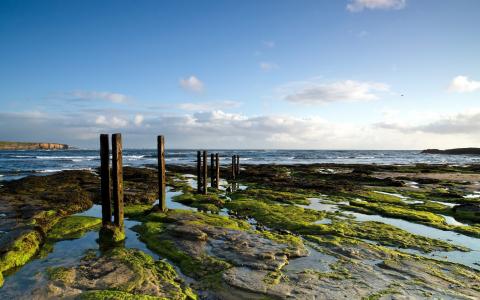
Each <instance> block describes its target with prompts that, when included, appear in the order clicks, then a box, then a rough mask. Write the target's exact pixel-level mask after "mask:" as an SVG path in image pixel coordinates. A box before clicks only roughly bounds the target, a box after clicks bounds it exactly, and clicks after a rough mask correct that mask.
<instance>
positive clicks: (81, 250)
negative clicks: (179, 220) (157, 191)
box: [0, 189, 196, 299]
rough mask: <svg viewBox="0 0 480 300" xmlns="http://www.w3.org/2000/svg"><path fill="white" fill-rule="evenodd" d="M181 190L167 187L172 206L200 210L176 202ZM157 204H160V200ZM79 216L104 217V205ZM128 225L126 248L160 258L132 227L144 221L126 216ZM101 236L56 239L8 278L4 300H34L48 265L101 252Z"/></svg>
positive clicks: (95, 233) (1, 290) (2, 292)
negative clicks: (32, 295)
mask: <svg viewBox="0 0 480 300" xmlns="http://www.w3.org/2000/svg"><path fill="white" fill-rule="evenodd" d="M178 193H179V192H171V191H170V189H167V205H168V207H169V208H174V209H177V208H179V209H188V210H195V211H196V208H192V207H189V206H185V205H183V204H181V203H177V202H174V201H172V197H173V196H175V195H177V194H178ZM155 203H158V200H157V201H156V202H155ZM75 215H77V216H89V217H97V218H101V216H102V206H101V205H97V204H94V205H93V206H92V207H91V208H90V209H88V210H86V211H84V212H81V213H78V214H75ZM124 224H125V236H126V239H125V242H124V247H125V248H135V249H139V250H141V251H143V252H145V253H146V254H148V255H150V256H152V257H153V258H154V259H156V260H157V259H159V258H160V256H159V255H158V254H156V253H154V252H153V251H151V250H150V249H148V248H147V246H146V245H145V244H144V243H143V242H142V241H140V240H139V238H138V236H139V235H138V233H136V232H135V231H133V230H132V227H134V226H135V225H139V224H141V222H138V221H134V220H130V219H128V218H125V221H124ZM97 239H98V230H92V231H89V232H87V233H86V234H85V235H84V236H82V237H81V238H78V239H74V240H65V241H59V242H55V243H54V244H53V250H52V252H50V253H48V254H47V255H46V257H43V258H35V259H32V260H31V261H29V262H28V263H27V264H26V265H24V266H23V267H21V268H19V269H18V270H17V271H15V272H13V273H12V274H11V275H8V276H6V277H5V283H4V286H3V287H2V288H0V299H11V298H15V299H30V297H29V293H30V292H31V291H33V290H34V289H36V288H39V287H41V286H42V285H44V284H45V279H44V278H43V277H42V276H41V274H42V273H45V272H46V270H47V268H49V267H62V266H65V267H69V266H72V265H75V264H76V263H78V261H79V260H80V259H81V258H82V257H83V256H84V255H85V252H86V251H87V250H91V249H93V250H95V251H97V254H98V253H100V250H99V245H98V243H97ZM174 267H175V266H174ZM175 269H176V270H177V273H179V276H181V277H182V278H183V279H185V280H186V281H191V279H189V278H188V277H186V276H184V275H183V274H182V273H181V272H180V271H179V270H178V268H176V267H175ZM42 278H43V279H42Z"/></svg>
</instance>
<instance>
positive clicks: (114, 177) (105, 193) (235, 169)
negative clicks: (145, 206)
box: [100, 133, 240, 231]
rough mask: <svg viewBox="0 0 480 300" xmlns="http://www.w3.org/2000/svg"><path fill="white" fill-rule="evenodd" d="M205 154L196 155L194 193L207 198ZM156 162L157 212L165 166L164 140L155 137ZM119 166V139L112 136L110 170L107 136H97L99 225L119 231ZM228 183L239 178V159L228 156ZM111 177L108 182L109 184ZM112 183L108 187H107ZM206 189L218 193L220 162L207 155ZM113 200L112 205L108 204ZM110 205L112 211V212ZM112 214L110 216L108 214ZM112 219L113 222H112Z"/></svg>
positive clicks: (117, 135) (163, 189) (164, 207)
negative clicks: (98, 141) (229, 179)
mask: <svg viewBox="0 0 480 300" xmlns="http://www.w3.org/2000/svg"><path fill="white" fill-rule="evenodd" d="M207 158H208V156H207V151H205V150H204V151H197V190H198V193H202V194H207V190H208V188H207V185H208V162H207ZM157 161H158V209H159V210H161V211H166V210H167V201H166V166H165V138H164V136H163V135H159V136H157ZM122 168H123V162H122V135H121V134H120V133H115V134H112V168H111V169H110V148H109V141H108V134H101V135H100V177H101V197H102V224H103V226H104V227H109V226H112V225H113V226H115V227H117V228H119V229H121V230H122V231H123V221H124V204H123V170H122ZM231 171H232V173H231V179H233V180H235V178H236V177H237V176H238V175H239V174H240V156H239V155H233V156H232V165H231ZM110 177H111V180H110ZM111 182H112V184H111V186H112V188H111V187H110V183H111ZM210 185H211V187H212V188H216V189H218V188H219V186H220V158H219V155H218V153H212V154H211V155H210ZM112 200H113V201H112ZM112 202H113V211H112ZM112 212H113V213H112ZM112 215H113V222H112Z"/></svg>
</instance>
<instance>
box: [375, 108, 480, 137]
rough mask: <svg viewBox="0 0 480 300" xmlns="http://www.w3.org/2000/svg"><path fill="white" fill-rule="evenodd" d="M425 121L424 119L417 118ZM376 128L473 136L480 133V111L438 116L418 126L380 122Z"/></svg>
mask: <svg viewBox="0 0 480 300" xmlns="http://www.w3.org/2000/svg"><path fill="white" fill-rule="evenodd" d="M416 119H418V120H423V119H422V118H416ZM375 126H377V127H379V128H384V129H393V130H397V131H401V132H404V133H413V132H423V133H433V134H439V135H451V134H462V135H465V134H466V135H471V134H474V135H475V134H478V133H480V110H478V109H472V110H469V111H464V112H460V113H452V114H446V115H438V116H436V117H435V118H430V120H429V121H427V122H423V123H419V122H417V123H416V124H412V123H411V122H405V121H403V122H402V121H397V122H380V123H377V124H375Z"/></svg>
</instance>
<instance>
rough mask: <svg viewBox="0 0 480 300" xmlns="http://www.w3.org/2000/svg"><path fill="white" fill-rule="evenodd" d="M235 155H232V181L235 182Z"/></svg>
mask: <svg viewBox="0 0 480 300" xmlns="http://www.w3.org/2000/svg"><path fill="white" fill-rule="evenodd" d="M235 161H236V159H235V155H232V179H233V180H235Z"/></svg>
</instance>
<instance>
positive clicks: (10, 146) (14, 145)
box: [0, 141, 69, 150]
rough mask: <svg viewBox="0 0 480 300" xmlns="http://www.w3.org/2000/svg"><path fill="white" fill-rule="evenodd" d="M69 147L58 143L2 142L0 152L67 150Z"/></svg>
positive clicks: (0, 142)
mask: <svg viewBox="0 0 480 300" xmlns="http://www.w3.org/2000/svg"><path fill="white" fill-rule="evenodd" d="M67 149H69V146H68V145H66V144H58V143H24V142H2V141H0V150H67Z"/></svg>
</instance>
